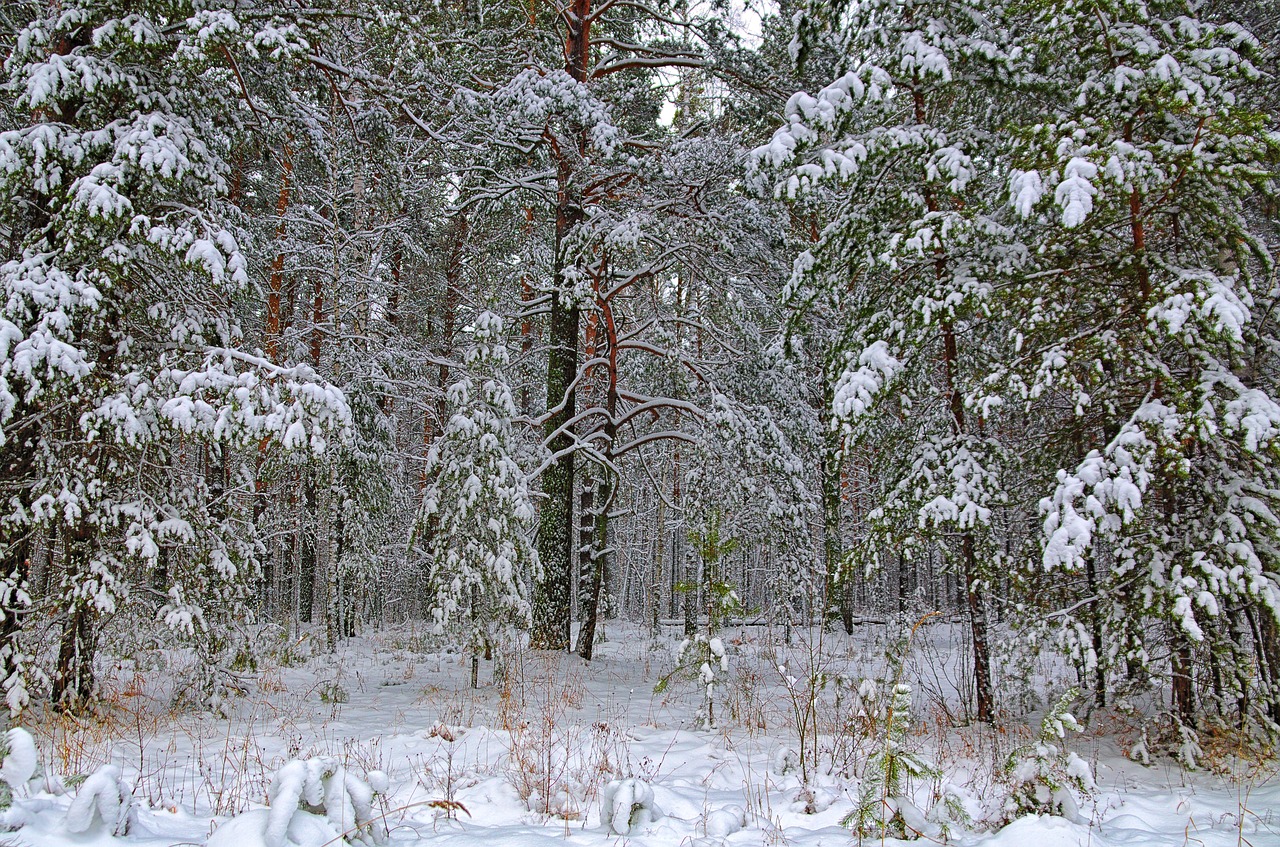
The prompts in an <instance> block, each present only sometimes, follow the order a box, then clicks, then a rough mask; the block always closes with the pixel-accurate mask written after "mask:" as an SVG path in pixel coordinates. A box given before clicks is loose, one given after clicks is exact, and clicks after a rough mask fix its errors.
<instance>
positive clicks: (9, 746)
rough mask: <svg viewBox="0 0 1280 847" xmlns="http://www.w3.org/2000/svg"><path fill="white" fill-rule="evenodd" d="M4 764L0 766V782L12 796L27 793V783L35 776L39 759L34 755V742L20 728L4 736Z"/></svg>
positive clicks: (28, 734)
mask: <svg viewBox="0 0 1280 847" xmlns="http://www.w3.org/2000/svg"><path fill="white" fill-rule="evenodd" d="M4 744H5V751H4V764H0V780H4V783H5V785H7V786H8V787H9V791H10V792H11V794H13V795H18V796H21V795H23V794H25V793H27V790H28V785H27V784H28V783H29V782H30V781H31V778H32V777H33V776H35V773H36V767H37V766H38V765H39V763H40V757H39V756H38V755H37V753H36V741H35V739H34V738H32V737H31V733H29V732H27V731H26V730H25V729H23V728H22V727H20V726H15V727H14V728H13V729H11V730H9V731H8V732H6V733H5V734H4Z"/></svg>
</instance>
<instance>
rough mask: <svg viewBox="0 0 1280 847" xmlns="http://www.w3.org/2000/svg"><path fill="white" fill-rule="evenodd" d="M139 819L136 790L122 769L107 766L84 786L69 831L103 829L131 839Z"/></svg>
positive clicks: (71, 814) (70, 812)
mask: <svg viewBox="0 0 1280 847" xmlns="http://www.w3.org/2000/svg"><path fill="white" fill-rule="evenodd" d="M6 764H7V760H6ZM137 818H138V812H137V808H136V807H135V806H134V803H133V789H132V788H131V787H130V786H129V783H127V782H125V781H124V779H123V778H122V777H121V775H120V768H119V767H117V766H116V765H103V766H102V767H100V768H98V770H97V771H95V772H94V773H93V775H91V776H90V777H89V778H88V779H86V780H85V781H84V782H83V783H81V785H80V790H79V791H78V792H77V793H76V796H75V799H74V800H72V801H71V805H70V806H69V807H68V808H67V829H68V830H70V831H71V832H83V833H87V832H91V831H93V830H95V829H97V828H99V827H101V828H105V829H106V830H107V831H108V832H109V833H110V834H111V835H128V834H129V831H130V830H131V829H133V826H134V824H135V823H136V822H137Z"/></svg>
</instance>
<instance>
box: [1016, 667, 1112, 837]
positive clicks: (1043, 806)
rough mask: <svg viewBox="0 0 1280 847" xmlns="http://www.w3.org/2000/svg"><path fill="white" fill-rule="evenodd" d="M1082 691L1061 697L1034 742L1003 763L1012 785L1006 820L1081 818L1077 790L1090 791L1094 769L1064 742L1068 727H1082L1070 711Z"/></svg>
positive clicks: (1076, 690) (1045, 718)
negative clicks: (1058, 817)
mask: <svg viewBox="0 0 1280 847" xmlns="http://www.w3.org/2000/svg"><path fill="white" fill-rule="evenodd" d="M1079 694H1080V690H1079V689H1078V688H1072V689H1069V690H1068V691H1067V692H1066V693H1065V694H1063V695H1062V696H1061V697H1059V698H1058V702H1057V703H1055V704H1054V706H1053V708H1052V709H1050V710H1049V712H1048V714H1046V715H1045V716H1044V720H1043V721H1041V722H1040V734H1039V735H1038V736H1037V737H1036V740H1035V742H1034V743H1032V744H1027V745H1024V746H1022V747H1019V748H1017V749H1016V750H1014V751H1013V752H1012V753H1010V754H1009V758H1008V760H1007V761H1006V762H1005V765H1004V776H1005V778H1006V779H1007V780H1008V783H1009V789H1010V790H1009V797H1008V799H1007V800H1006V801H1005V806H1004V810H1003V812H1004V817H1005V820H1006V821H1010V820H1013V819H1014V818H1016V817H1019V816H1021V815H1030V814H1041V815H1060V816H1062V817H1064V818H1066V819H1067V820H1070V821H1073V822H1078V821H1079V820H1080V806H1079V803H1078V802H1077V800H1076V796H1075V792H1081V793H1088V792H1089V791H1091V790H1092V789H1093V772H1092V770H1091V769H1090V768H1089V764H1088V763H1087V762H1085V761H1084V760H1083V759H1081V758H1080V757H1079V756H1077V755H1076V754H1075V753H1071V752H1067V750H1066V748H1065V746H1062V742H1063V741H1065V739H1066V736H1067V731H1068V730H1074V731H1076V732H1079V731H1080V729H1081V727H1080V724H1079V723H1078V722H1077V721H1076V719H1075V717H1074V716H1072V714H1071V713H1070V712H1069V711H1067V709H1068V708H1069V707H1070V705H1071V702H1072V701H1073V700H1075V699H1076V697H1078V696H1079Z"/></svg>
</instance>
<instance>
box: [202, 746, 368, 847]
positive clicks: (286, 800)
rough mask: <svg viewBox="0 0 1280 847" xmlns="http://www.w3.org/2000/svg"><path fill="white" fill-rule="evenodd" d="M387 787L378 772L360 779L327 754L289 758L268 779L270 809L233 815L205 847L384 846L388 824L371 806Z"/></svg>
mask: <svg viewBox="0 0 1280 847" xmlns="http://www.w3.org/2000/svg"><path fill="white" fill-rule="evenodd" d="M386 788H387V780H386V775H385V774H383V773H382V772H380V771H371V772H370V773H369V774H368V779H361V778H359V777H358V776H356V775H355V774H353V773H351V772H350V771H348V770H347V769H346V768H345V767H343V766H342V765H341V764H339V763H338V761H337V760H336V759H334V758H333V757H331V756H317V757H315V758H311V759H293V760H292V761H289V762H286V763H285V765H284V766H283V767H281V768H280V769H279V770H278V771H276V773H275V776H274V777H272V779H271V787H270V789H269V790H268V792H267V799H268V803H269V805H270V808H269V809H266V810H262V809H255V810H253V811H250V812H245V813H244V814H242V815H238V816H237V817H235V818H232V819H231V820H230V821H228V822H227V823H225V824H223V825H222V826H220V827H219V828H218V829H217V831H216V832H214V834H213V835H212V836H210V838H209V841H208V845H207V847H320V845H332V844H335V843H337V842H338V841H342V842H344V843H346V844H352V845H357V844H358V845H364V846H365V847H375V845H381V844H386V843H387V828H386V826H385V824H384V823H383V822H382V820H381V819H380V818H379V817H377V816H376V813H375V811H374V807H373V798H374V795H375V793H381V792H383V791H385V790H386Z"/></svg>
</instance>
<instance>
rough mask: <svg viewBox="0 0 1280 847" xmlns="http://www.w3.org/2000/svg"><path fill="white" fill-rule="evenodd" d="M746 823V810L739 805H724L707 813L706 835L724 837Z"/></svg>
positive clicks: (738, 829)
mask: <svg viewBox="0 0 1280 847" xmlns="http://www.w3.org/2000/svg"><path fill="white" fill-rule="evenodd" d="M746 825H747V811H746V809H744V808H742V807H741V806H725V807H724V808H723V809H715V810H714V811H711V812H708V813H707V835H708V836H709V837H712V838H725V837H728V836H730V835H733V834H734V833H735V832H738V831H740V830H741V829H742V828H743V827H744V826H746Z"/></svg>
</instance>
